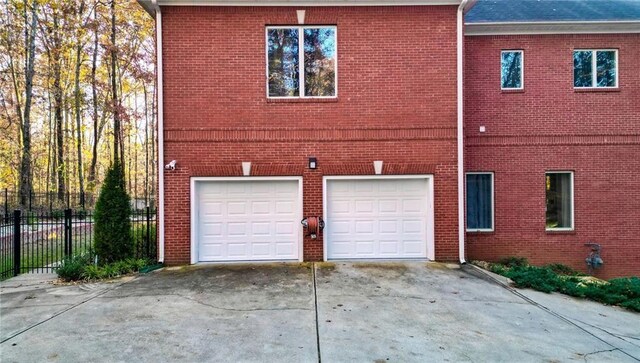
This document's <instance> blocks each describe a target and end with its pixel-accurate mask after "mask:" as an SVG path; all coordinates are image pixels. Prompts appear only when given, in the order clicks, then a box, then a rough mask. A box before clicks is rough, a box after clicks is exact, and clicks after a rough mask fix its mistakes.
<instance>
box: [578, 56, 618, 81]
mask: <svg viewBox="0 0 640 363" xmlns="http://www.w3.org/2000/svg"><path fill="white" fill-rule="evenodd" d="M573 87H574V88H616V87H618V51H617V50H615V49H607V50H574V51H573Z"/></svg>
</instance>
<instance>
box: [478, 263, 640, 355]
mask: <svg viewBox="0 0 640 363" xmlns="http://www.w3.org/2000/svg"><path fill="white" fill-rule="evenodd" d="M469 265H470V266H473V267H475V268H476V269H477V270H478V271H480V272H481V273H483V274H484V275H485V276H487V277H488V278H489V279H491V280H493V281H495V282H496V283H497V284H499V285H500V286H502V287H503V288H505V289H507V290H508V291H509V292H511V293H512V294H514V295H516V296H517V297H519V298H521V299H522V300H524V301H526V302H528V303H529V304H531V305H533V306H535V307H537V308H539V309H541V310H543V311H546V312H547V313H549V314H551V315H553V316H555V317H556V318H558V319H560V320H562V321H564V322H565V323H568V324H570V325H573V326H574V327H576V328H578V329H579V330H581V331H583V332H584V333H586V334H588V335H591V336H592V337H594V338H596V339H597V340H599V341H601V342H603V343H604V344H606V345H608V346H610V347H612V348H615V349H614V350H618V351H620V352H621V353H622V354H624V355H626V356H628V357H630V358H631V359H633V360H635V361H638V362H640V358H637V357H635V356H633V355H631V354H629V353H627V352H625V351H624V350H623V349H621V348H619V347H616V346H615V345H613V344H611V343H609V342H607V341H606V340H604V339H602V338H600V337H599V336H597V335H595V334H593V333H592V332H590V331H588V330H587V329H585V328H583V327H581V326H580V325H578V324H576V323H574V322H573V321H572V320H571V319H569V318H567V317H565V316H564V315H561V314H560V313H556V312H555V311H553V310H551V309H549V308H548V307H546V306H544V305H542V304H540V303H538V302H536V301H534V300H533V299H531V298H529V297H527V296H526V295H524V294H522V293H521V292H519V291H518V290H516V289H515V288H513V287H511V286H509V285H506V284H504V283H503V282H502V281H500V280H498V279H496V278H495V277H493V276H491V275H490V274H488V273H487V271H485V270H484V269H482V268H480V267H478V266H474V265H473V264H469Z"/></svg>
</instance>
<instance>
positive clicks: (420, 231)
mask: <svg viewBox="0 0 640 363" xmlns="http://www.w3.org/2000/svg"><path fill="white" fill-rule="evenodd" d="M326 189H327V195H326V201H327V211H326V214H327V218H326V219H327V221H326V222H327V227H326V229H325V238H326V240H327V244H326V245H327V258H328V259H350V258H353V259H358V258H363V259H364V258H367V259H375V258H426V257H427V209H428V208H427V204H428V201H429V198H428V181H427V180H426V179H422V178H420V179H371V180H358V179H355V180H348V179H345V180H342V179H340V180H327V188H326Z"/></svg>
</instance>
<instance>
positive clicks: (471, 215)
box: [467, 174, 493, 229]
mask: <svg viewBox="0 0 640 363" xmlns="http://www.w3.org/2000/svg"><path fill="white" fill-rule="evenodd" d="M492 177H493V175H491V174H467V229H493V210H492V206H491V199H492V195H491V194H492V192H493V190H492V187H491V178H492Z"/></svg>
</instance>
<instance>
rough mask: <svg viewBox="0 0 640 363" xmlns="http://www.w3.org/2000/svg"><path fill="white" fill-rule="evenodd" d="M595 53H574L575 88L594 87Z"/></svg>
mask: <svg viewBox="0 0 640 363" xmlns="http://www.w3.org/2000/svg"><path fill="white" fill-rule="evenodd" d="M592 57H593V52H591V51H578V52H573V86H574V87H593V76H592V74H593V70H592V69H591V68H593V67H592V63H591V60H592Z"/></svg>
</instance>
